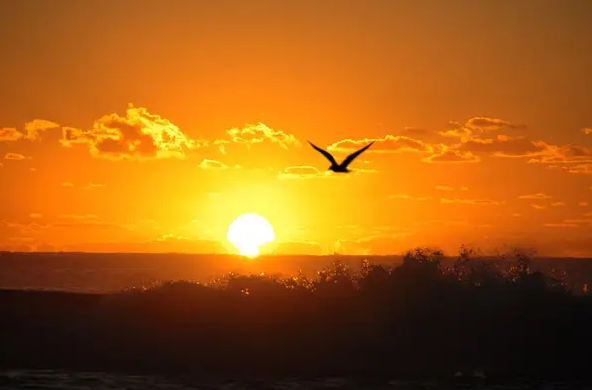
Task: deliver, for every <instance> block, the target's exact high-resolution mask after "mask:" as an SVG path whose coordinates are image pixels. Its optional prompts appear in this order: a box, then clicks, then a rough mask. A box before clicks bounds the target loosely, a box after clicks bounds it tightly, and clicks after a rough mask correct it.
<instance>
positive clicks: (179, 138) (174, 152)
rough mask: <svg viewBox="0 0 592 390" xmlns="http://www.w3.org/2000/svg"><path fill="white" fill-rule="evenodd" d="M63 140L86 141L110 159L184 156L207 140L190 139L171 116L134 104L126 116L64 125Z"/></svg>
mask: <svg viewBox="0 0 592 390" xmlns="http://www.w3.org/2000/svg"><path fill="white" fill-rule="evenodd" d="M60 142H61V143H62V145H64V146H66V147H70V146H72V145H73V144H87V145H89V148H90V151H91V154H92V155H93V156H95V157H105V158H108V159H111V160H121V159H137V160H145V159H156V158H180V159H184V158H186V151H188V150H190V149H194V148H196V147H200V146H203V145H204V144H205V143H204V142H203V141H196V140H193V139H190V138H189V137H188V136H186V135H185V134H184V133H183V132H182V131H181V130H179V128H178V127H177V126H175V125H174V124H173V123H171V122H170V121H169V120H168V119H165V118H162V117H160V116H159V115H154V114H150V113H149V112H148V110H146V109H145V108H142V107H133V106H132V105H130V106H129V107H128V108H127V110H126V114H125V116H124V117H121V116H119V115H118V114H116V113H113V114H110V115H105V116H103V117H102V118H100V119H98V120H96V121H95V123H94V125H93V128H92V129H90V130H80V129H75V128H72V127H64V128H63V135H62V139H61V141H60Z"/></svg>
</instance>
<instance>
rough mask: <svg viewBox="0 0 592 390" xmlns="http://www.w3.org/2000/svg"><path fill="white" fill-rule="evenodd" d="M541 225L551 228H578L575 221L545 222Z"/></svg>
mask: <svg viewBox="0 0 592 390" xmlns="http://www.w3.org/2000/svg"><path fill="white" fill-rule="evenodd" d="M543 226H546V227H552V228H578V227H580V225H578V224H575V223H567V222H560V223H546V224H544V225H543Z"/></svg>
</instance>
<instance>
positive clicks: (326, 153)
mask: <svg viewBox="0 0 592 390" xmlns="http://www.w3.org/2000/svg"><path fill="white" fill-rule="evenodd" d="M308 143H309V144H310V146H312V147H313V148H315V149H316V150H317V151H318V152H319V153H321V154H322V155H323V156H325V157H326V158H327V160H329V161H331V164H333V165H338V164H337V161H335V158H334V157H333V156H332V155H331V153H329V152H327V151H326V150H323V149H321V148H319V147H318V146H316V145H315V144H313V143H312V142H310V141H308Z"/></svg>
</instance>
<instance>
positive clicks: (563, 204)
mask: <svg viewBox="0 0 592 390" xmlns="http://www.w3.org/2000/svg"><path fill="white" fill-rule="evenodd" d="M565 205H566V203H565V202H554V203H551V206H553V207H561V206H565Z"/></svg>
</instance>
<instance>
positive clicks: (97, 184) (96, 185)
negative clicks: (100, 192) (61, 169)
mask: <svg viewBox="0 0 592 390" xmlns="http://www.w3.org/2000/svg"><path fill="white" fill-rule="evenodd" d="M103 187H106V185H105V184H102V183H90V184H88V185H86V186H84V187H82V189H83V190H92V189H93V188H103Z"/></svg>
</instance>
